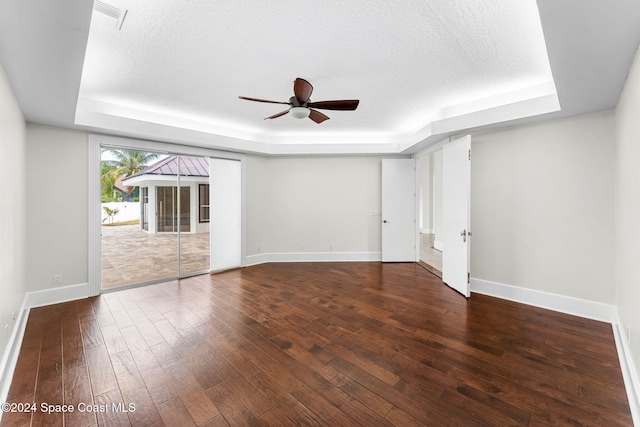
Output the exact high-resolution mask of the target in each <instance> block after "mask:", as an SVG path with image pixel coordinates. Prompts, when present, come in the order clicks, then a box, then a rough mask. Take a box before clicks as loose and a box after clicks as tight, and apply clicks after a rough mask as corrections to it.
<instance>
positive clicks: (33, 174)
mask: <svg viewBox="0 0 640 427" xmlns="http://www.w3.org/2000/svg"><path fill="white" fill-rule="evenodd" d="M27 159H28V161H27V187H26V188H27V215H26V220H27V224H28V227H27V241H26V242H27V243H26V247H27V262H28V265H29V268H28V270H27V286H28V290H29V291H36V290H43V289H49V288H53V287H59V286H60V285H53V282H52V277H53V275H54V274H62V286H66V285H77V284H84V283H87V281H88V277H87V276H88V273H87V216H88V214H87V176H88V172H87V163H88V162H87V133H86V132H76V131H70V130H65V129H60V128H54V127H48V126H39V125H31V124H29V125H27Z"/></svg>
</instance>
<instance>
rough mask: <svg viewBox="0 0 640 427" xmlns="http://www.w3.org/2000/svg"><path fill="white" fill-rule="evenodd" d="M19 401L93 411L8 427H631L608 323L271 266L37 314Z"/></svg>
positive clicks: (401, 269) (403, 278) (421, 286)
mask: <svg viewBox="0 0 640 427" xmlns="http://www.w3.org/2000/svg"><path fill="white" fill-rule="evenodd" d="M8 400H9V401H10V402H21V401H25V402H29V401H30V402H36V403H39V402H47V403H48V404H55V403H67V404H73V405H76V406H77V405H79V404H81V403H82V404H93V405H94V406H95V409H96V410H95V411H91V412H83V413H80V412H74V413H66V414H48V415H45V414H42V413H34V414H29V413H21V414H14V413H8V414H5V415H4V416H3V417H2V421H1V422H0V427H6V426H14V425H18V426H22V425H29V426H36V425H37V426H41V425H63V423H64V425H67V426H75V425H81V426H90V427H93V426H96V425H97V426H128V425H135V426H137V425H154V426H155V425H158V426H162V425H167V426H172V425H180V426H182V425H198V426H208V427H212V426H229V425H232V426H233V425H285V426H289V425H309V426H324V425H331V426H333V425H367V426H369V425H372V426H373V425H376V426H377V425H396V426H413V425H456V426H457V425H465V426H486V425H607V426H628V425H631V424H632V420H631V414H630V410H629V405H628V401H627V396H626V393H625V388H624V382H623V379H622V374H621V370H620V365H619V361H618V355H617V350H616V348H615V341H614V338H613V333H612V328H611V325H610V324H606V323H603V322H597V321H592V320H589V319H584V318H578V317H575V316H570V315H566V314H563V313H557V312H553V311H549V310H544V309H540V308H536V307H531V306H525V305H522V304H518V303H515V302H511V301H504V300H500V299H497V298H493V297H488V296H484V295H476V294H473V295H472V296H471V298H469V299H465V298H463V297H461V296H460V295H459V294H457V293H456V292H454V291H452V290H451V289H450V288H448V287H447V286H446V285H444V284H443V283H442V282H441V281H440V280H439V279H438V278H437V277H436V276H434V275H432V274H431V273H430V272H428V271H426V270H424V269H423V268H421V267H420V266H418V265H416V264H411V263H400V264H384V263H376V262H368V263H362V262H354V263H317V264H314V263H292V264H286V263H284V264H263V265H259V266H253V267H247V268H242V269H236V270H233V271H228V272H224V273H219V274H215V275H203V276H197V277H192V278H188V279H183V280H180V281H169V282H165V283H159V284H156V285H151V286H146V287H141V288H135V289H127V290H121V291H117V292H114V293H110V294H105V295H101V296H98V297H92V298H87V299H84V300H78V301H73V302H67V303H63V304H57V305H52V306H47V307H39V308H34V309H32V310H31V311H30V313H29V318H28V321H27V325H26V328H25V334H24V339H23V341H22V345H21V349H20V355H19V357H18V361H17V364H16V369H15V372H14V377H13V381H12V384H11V388H10V390H9V395H8ZM130 403H133V404H135V409H136V410H135V412H133V411H128V412H125V410H128V409H130V407H129V406H128V405H129V404H130ZM100 408H104V409H106V408H108V410H102V411H100V410H98V409H100ZM118 409H119V410H118Z"/></svg>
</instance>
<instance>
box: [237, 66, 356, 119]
mask: <svg viewBox="0 0 640 427" xmlns="http://www.w3.org/2000/svg"><path fill="white" fill-rule="evenodd" d="M311 92H313V86H311V83H309V82H308V81H306V80H305V79H301V78H300V77H298V78H297V79H296V80H295V82H293V93H294V96H292V97H291V98H289V102H281V101H269V100H267V99H258V98H249V97H246V96H239V97H238V98H240V99H246V100H247V101H256V102H267V103H270V104H285V105H290V107H289V109H288V110H285V111H281V112H279V113H278V114H274V115H273V116H269V117H265V120H267V119H275V118H278V117H281V116H284V115H285V114H287V113H289V112H291V115H292V116H293V117H295V118H296V119H305V118H307V117H309V118H310V119H311V120H313V121H314V122H316V123H318V124H320V123H322V122H324V121H325V120H329V117H328V116H326V115H325V114H323V113H321V112H320V111H318V110H315V108H317V109H321V110H342V111H353V110H355V109H356V108H358V103H360V100H358V99H342V100H338V101H318V102H311V99H310V98H311Z"/></svg>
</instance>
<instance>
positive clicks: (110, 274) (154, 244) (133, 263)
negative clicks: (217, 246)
mask: <svg viewBox="0 0 640 427" xmlns="http://www.w3.org/2000/svg"><path fill="white" fill-rule="evenodd" d="M101 230H102V289H109V288H115V287H118V286H124V285H132V284H137V283H142V282H147V281H150V280H156V279H162V278H167V277H175V276H177V275H178V235H177V234H174V233H159V234H148V233H146V232H144V231H141V230H140V228H139V225H120V226H103V227H102V228H101ZM180 239H181V244H180V249H181V254H182V255H181V260H180V261H181V263H180V267H181V274H183V275H185V274H191V273H197V272H202V271H206V272H208V271H209V233H199V234H187V233H181V234H180Z"/></svg>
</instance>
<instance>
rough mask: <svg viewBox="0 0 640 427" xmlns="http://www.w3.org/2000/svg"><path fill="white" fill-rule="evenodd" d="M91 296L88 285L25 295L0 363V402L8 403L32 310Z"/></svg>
mask: <svg viewBox="0 0 640 427" xmlns="http://www.w3.org/2000/svg"><path fill="white" fill-rule="evenodd" d="M89 295H90V293H89V284H88V283H83V284H80V285H71V286H63V287H60V288H51V289H45V290H42V291H34V292H27V293H26V294H25V296H24V300H23V301H22V307H21V308H20V312H19V313H18V317H17V318H16V322H15V324H14V326H13V331H12V332H11V336H10V337H9V341H8V342H7V347H6V348H5V351H4V354H3V356H2V360H1V361H0V402H6V401H7V395H8V394H9V387H10V386H11V380H12V379H13V371H14V370H15V368H16V362H17V361H18V355H19V354H20V347H21V346H22V339H23V337H24V331H25V328H26V326H27V319H28V318H29V312H30V310H31V309H32V308H35V307H41V306H44V305H50V304H57V303H61V302H66V301H73V300H77V299H82V298H87V297H89ZM0 419H2V412H0Z"/></svg>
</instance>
